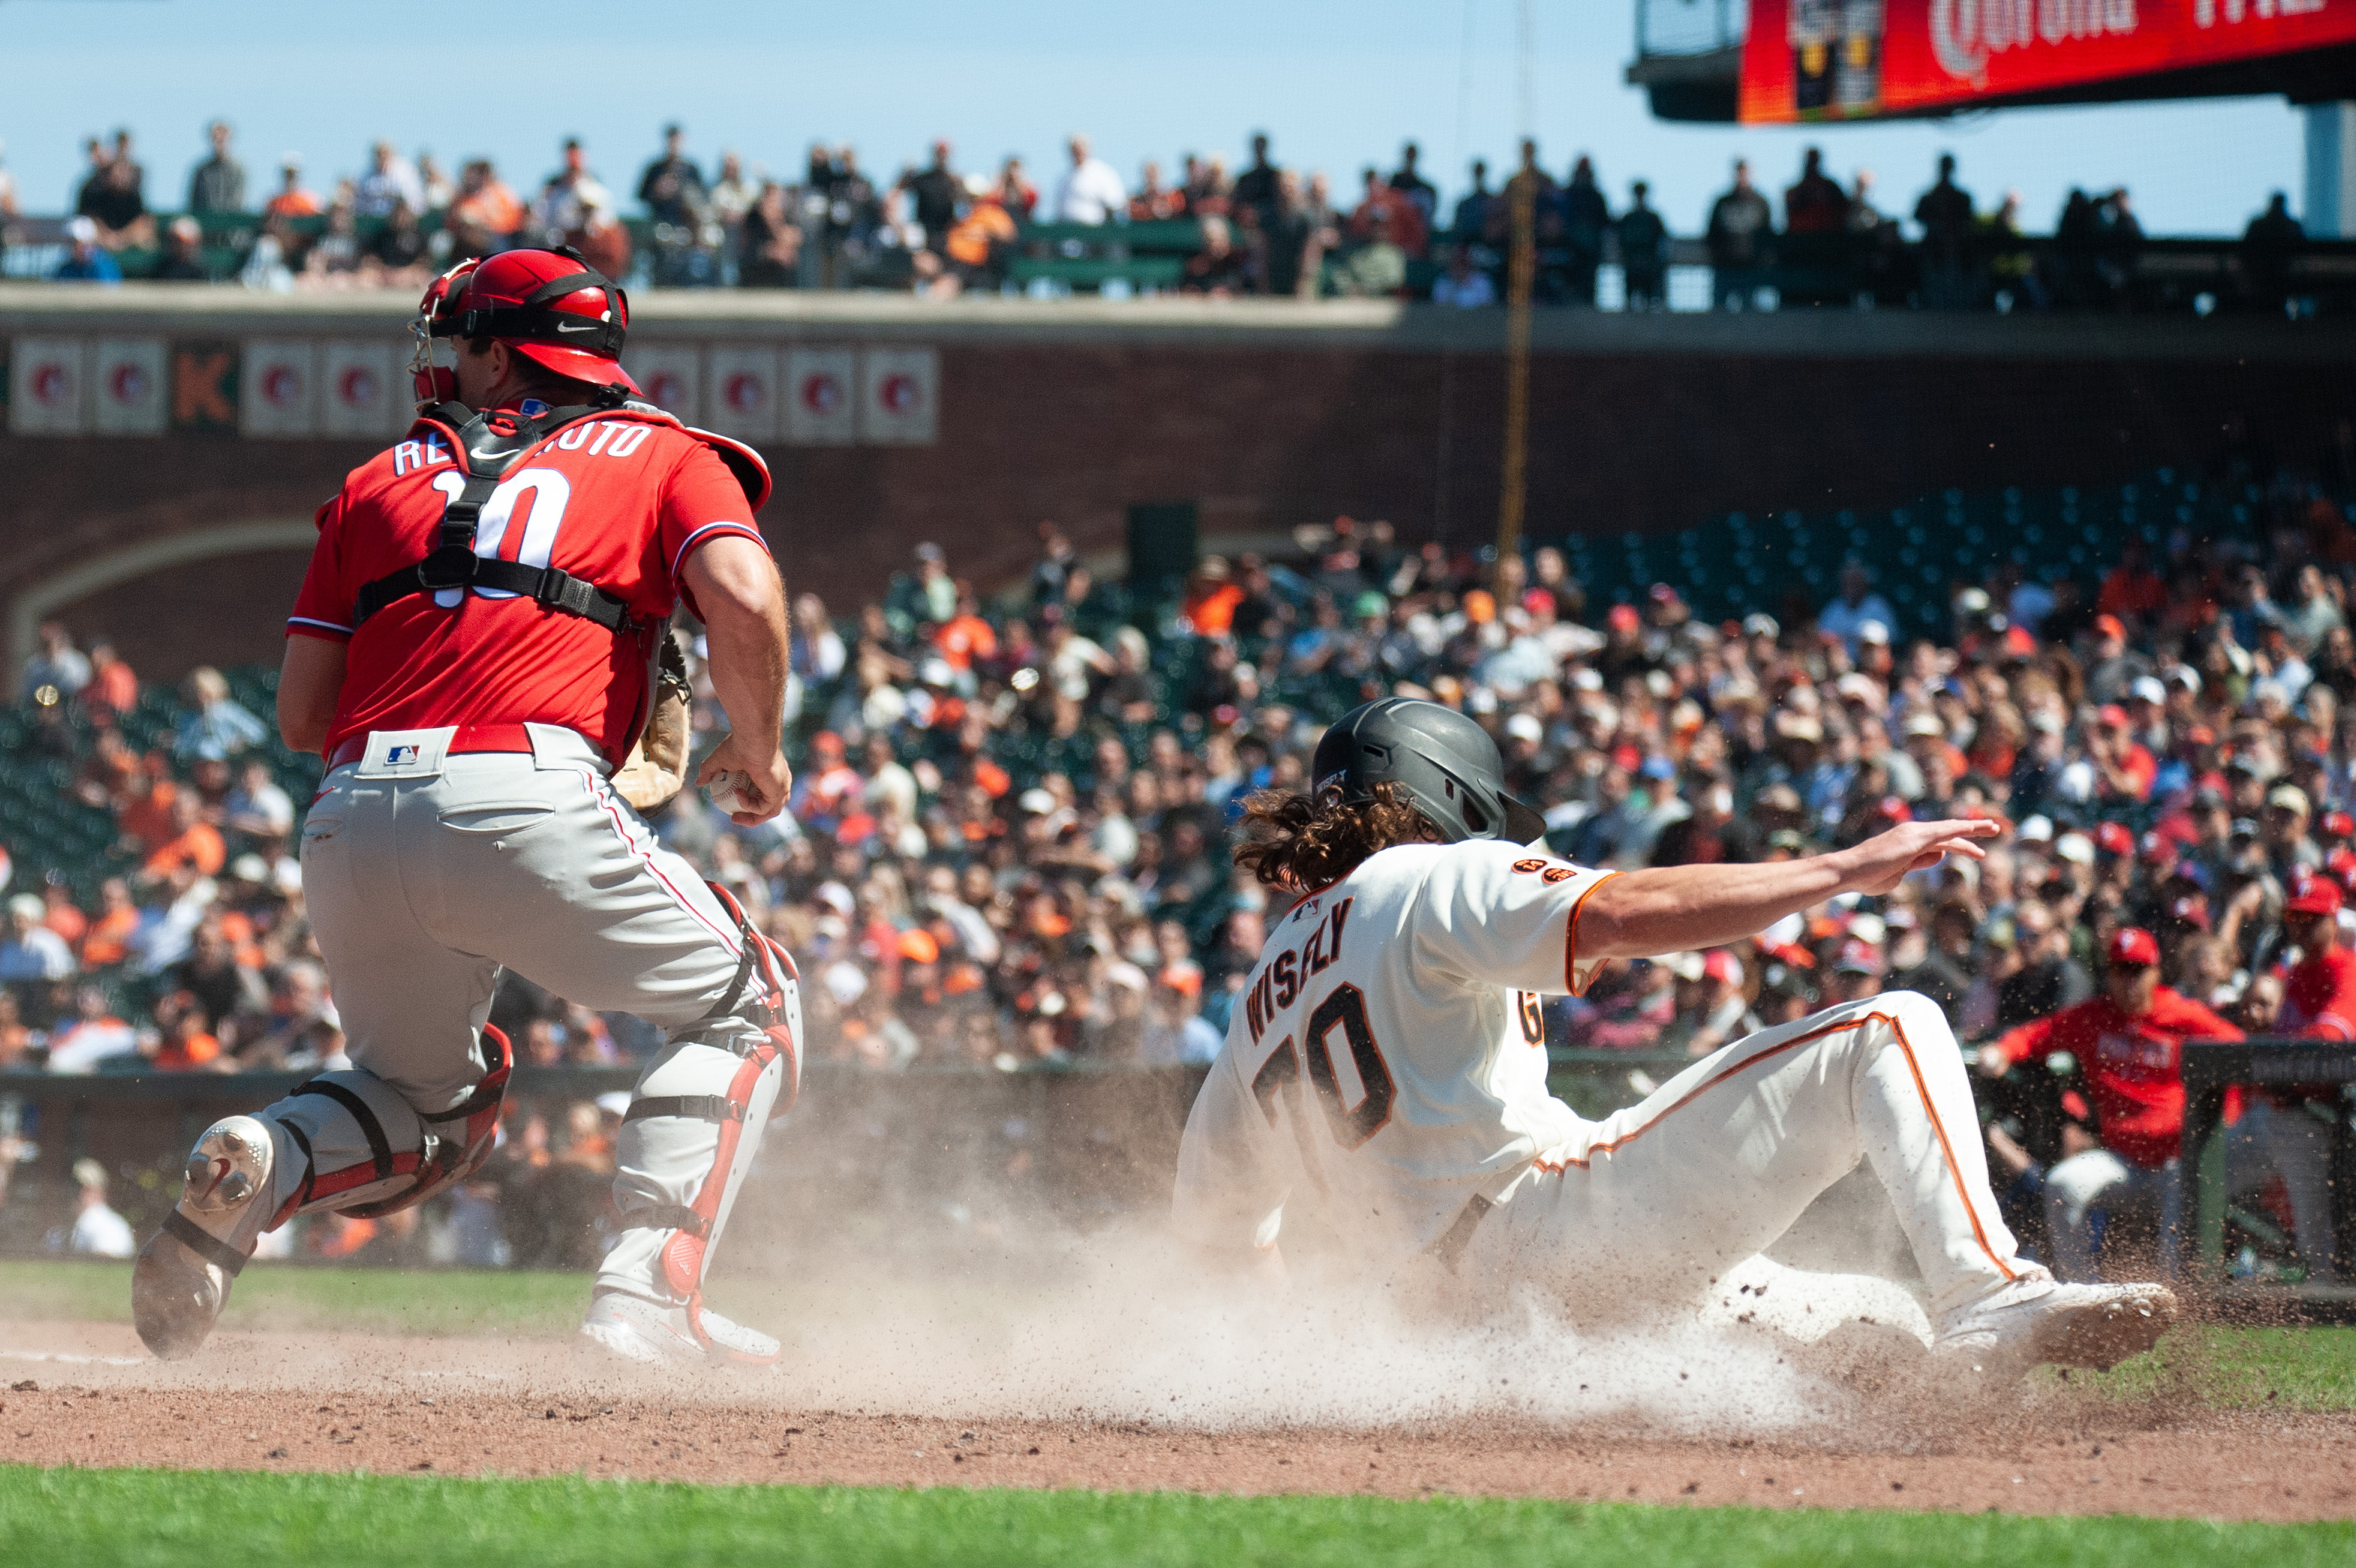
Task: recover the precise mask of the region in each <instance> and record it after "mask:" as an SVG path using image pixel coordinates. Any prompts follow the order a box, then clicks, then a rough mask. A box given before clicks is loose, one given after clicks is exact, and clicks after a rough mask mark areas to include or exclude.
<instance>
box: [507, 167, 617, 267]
mask: <svg viewBox="0 0 2356 1568" xmlns="http://www.w3.org/2000/svg"><path fill="white" fill-rule="evenodd" d="M526 226H527V228H528V229H530V231H532V232H533V233H534V234H535V235H537V236H538V237H539V239H540V241H541V242H542V243H545V244H551V245H555V244H566V245H571V246H573V248H574V249H576V250H578V251H579V252H581V253H582V254H583V255H584V257H586V258H587V259H588V262H589V264H590V265H591V266H593V267H595V268H596V269H597V270H598V271H599V272H601V273H604V274H605V275H606V276H607V277H615V278H617V277H622V276H624V275H626V274H627V273H628V272H629V270H630V235H629V231H628V230H626V229H625V228H623V227H622V220H621V215H620V213H619V211H618V209H616V206H615V204H614V197H613V193H612V192H611V191H609V190H607V189H606V188H605V182H604V181H602V180H600V179H599V178H598V177H596V176H595V175H594V174H593V173H591V172H590V169H589V155H588V152H587V150H586V149H585V148H584V147H583V146H582V145H581V139H580V138H579V137H578V136H568V137H566V138H565V141H564V165H563V166H562V168H560V169H558V170H557V171H556V172H555V173H554V174H552V175H551V176H549V177H548V183H547V184H546V185H545V186H543V187H541V193H540V199H539V200H538V201H537V202H535V203H533V205H532V209H531V214H530V219H529V220H528V221H527V224H526Z"/></svg>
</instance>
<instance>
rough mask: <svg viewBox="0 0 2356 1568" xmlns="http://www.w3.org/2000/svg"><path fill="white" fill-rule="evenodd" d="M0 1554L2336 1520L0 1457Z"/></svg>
mask: <svg viewBox="0 0 2356 1568" xmlns="http://www.w3.org/2000/svg"><path fill="white" fill-rule="evenodd" d="M0 1542H5V1548H0V1557H5V1558H6V1559H7V1560H8V1561H11V1562H17V1563H40V1564H42V1565H43V1568H67V1565H70V1564H75V1563H121V1564H142V1563H155V1564H158V1565H167V1568H186V1565H187V1564H188V1563H216V1562H234V1563H238V1564H239V1565H240V1568H268V1565H270V1564H274V1563H303V1564H312V1563H334V1564H337V1568H363V1565H365V1564H370V1563H401V1564H408V1563H423V1562H448V1561H452V1560H454V1558H463V1557H465V1556H466V1555H467V1554H470V1553H481V1552H486V1551H488V1552H494V1553H497V1554H498V1558H499V1560H501V1561H505V1562H508V1563H517V1564H523V1563H531V1564H540V1563H583V1564H596V1565H598V1568H626V1565H627V1564H633V1563H648V1564H652V1565H659V1568H680V1565H681V1564H688V1563H693V1564H699V1565H700V1564H705V1563H795V1564H831V1563H841V1564H845V1565H854V1564H855V1565H860V1568H865V1565H870V1564H892V1563H956V1564H958V1568H985V1565H987V1564H993V1563H1010V1564H1012V1563H1022V1564H1058V1563H1073V1564H1088V1565H1090V1568H1095V1565H1097V1564H1103V1563H1148V1564H1170V1565H1175V1564H1181V1563H1216V1564H1220V1565H1222V1568H1226V1565H1232V1564H1247V1563H1286V1564H1304V1565H1310V1568H1314V1565H1317V1564H1334V1565H1337V1568H1375V1565H1376V1564H1381V1565H1384V1568H1388V1565H1391V1564H1419V1563H1430V1564H1435V1565H1440V1564H1444V1565H1446V1568H1477V1565H1479V1564H1483V1563H1512V1564H1515V1565H1516V1568H1525V1565H1537V1564H1553V1563H1564V1564H1572V1563H1595V1564H1610V1565H1612V1568H1627V1565H1628V1564H1632V1563H1712V1564H1732V1563H1762V1564H1781V1563H1789V1564H1794V1565H1798V1564H1810V1565H1813V1564H1818V1563H1846V1564H1868V1563H1893V1564H1904V1565H1905V1568H1922V1565H1923V1564H1925V1563H1938V1564H1941V1565H1943V1568H1944V1565H1948V1564H1972V1563H1989V1564H2003V1565H2005V1568H2019V1565H2020V1564H2024V1563H2030V1564H2035V1565H2036V1568H2069V1565H2072V1564H2079V1563H2086V1564H2094V1563H2122V1562H2134V1563H2137V1564H2138V1568H2166V1565H2168V1564H2173V1563H2266V1564H2268V1565H2269V1568H2296V1565H2297V1564H2303V1563H2346V1562H2348V1561H2349V1560H2350V1556H2351V1553H2356V1524H2348V1523H2330V1524H2311V1525H2260V1524H2215V1523H2208V1522H2203V1521H2200V1520H2151V1519H2136V1518H2131V1517H2122V1516H2114V1517H2110V1518H2104V1519H2060V1518H2034V1519H2031V1518H2019V1517H2015V1516H2009V1515H2000V1514H1994V1513H1987V1514H1967V1515H1958V1514H1912V1513H1895V1512H1891V1513H1837V1512H1793V1513H1780V1512H1770V1511H1767V1510H1763V1509H1699V1508H1697V1509H1673V1508H1649V1507H1644V1506H1640V1505H1636V1504H1622V1503H1603V1504H1563V1503H1536V1502H1517V1501H1507V1500H1488V1499H1460V1498H1439V1499H1434V1500H1431V1501H1427V1502H1396V1501H1390V1500H1387V1499H1381V1498H1206V1497H1196V1496H1194V1495H1192V1494H1188V1493H1183V1492H1143V1493H1138V1492H1126V1493H1124V1492H1115V1493H1103V1492H1028V1491H958V1490H943V1491H914V1490H883V1489H869V1488H851V1487H690V1486H681V1485H669V1484H653V1483H648V1482H611V1481H587V1480H581V1479H574V1478H562V1479H557V1480H547V1481H493V1480H482V1481H468V1480H458V1479H443V1478H424V1477H415V1478H412V1477H385V1476H359V1475H348V1476H267V1475H255V1474H245V1473H224V1472H217V1471H204V1472H194V1473H179V1474H173V1473H166V1472H159V1471H149V1470H33V1469H23V1468H0Z"/></svg>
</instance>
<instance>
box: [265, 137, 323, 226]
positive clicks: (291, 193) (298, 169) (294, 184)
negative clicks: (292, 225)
mask: <svg viewBox="0 0 2356 1568" xmlns="http://www.w3.org/2000/svg"><path fill="white" fill-rule="evenodd" d="M326 210H327V209H325V208H324V207H322V206H320V204H319V198H318V196H317V194H316V193H315V192H313V191H310V190H307V189H305V188H304V185H303V165H302V162H301V161H300V160H299V159H297V158H296V157H295V156H294V155H293V154H291V153H290V154H288V155H287V156H286V157H285V158H284V160H282V161H281V162H280V164H279V166H278V193H277V194H276V195H275V196H273V197H272V198H271V199H269V200H268V201H266V202H264V203H262V214H263V216H265V217H270V218H316V217H317V216H319V214H320V213H322V212H324V211H326Z"/></svg>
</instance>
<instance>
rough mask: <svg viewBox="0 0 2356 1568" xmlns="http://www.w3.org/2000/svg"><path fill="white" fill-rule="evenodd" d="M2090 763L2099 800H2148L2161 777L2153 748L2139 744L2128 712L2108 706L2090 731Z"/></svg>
mask: <svg viewBox="0 0 2356 1568" xmlns="http://www.w3.org/2000/svg"><path fill="white" fill-rule="evenodd" d="M2086 760H2087V761H2089V762H2092V763H2093V764H2094V777H2095V780H2096V789H2095V798H2096V799H2098V800H2136V801H2141V800H2148V799H2150V797H2151V782H2152V779H2154V778H2156V777H2158V773H2159V762H2158V758H2156V757H2153V756H2152V754H2151V748H2150V747H2149V746H2146V745H2144V744H2143V742H2141V741H2139V740H2137V739H2136V736H2135V727H2134V724H2133V722H2132V721H2131V720H2130V719H2129V718H2128V717H2127V711H2126V709H2125V708H2123V707H2120V706H2119V705H2118V704H2117V703H2104V704H2103V706H2102V707H2101V708H2100V709H2099V710H2097V711H2096V713H2095V714H2094V724H2092V725H2089V726H2088V727H2087V730H2086Z"/></svg>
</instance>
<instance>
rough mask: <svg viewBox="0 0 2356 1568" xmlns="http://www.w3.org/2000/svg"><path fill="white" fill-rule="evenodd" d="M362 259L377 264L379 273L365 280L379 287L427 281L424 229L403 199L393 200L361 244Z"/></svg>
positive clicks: (400, 286)
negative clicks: (381, 224)
mask: <svg viewBox="0 0 2356 1568" xmlns="http://www.w3.org/2000/svg"><path fill="white" fill-rule="evenodd" d="M360 255H361V259H362V263H363V264H364V265H365V263H375V264H376V266H377V267H379V268H381V269H382V271H381V273H380V274H377V275H375V276H373V277H372V278H371V279H369V280H368V281H369V282H370V284H371V285H372V286H375V287H380V288H411V287H415V288H423V286H424V285H425V283H426V281H427V279H426V273H425V263H426V260H427V257H428V255H429V251H428V248H427V244H426V240H425V234H424V231H423V230H422V229H420V228H419V227H418V223H417V214H416V213H415V212H414V211H412V209H411V208H410V205H409V203H408V202H406V201H398V202H395V203H394V204H393V208H392V211H391V213H390V214H388V215H387V216H386V218H385V220H384V227H383V228H381V229H380V230H378V231H376V233H375V234H374V235H373V236H371V237H370V238H369V241H368V242H367V243H366V244H365V245H363V246H362V247H361V251H360Z"/></svg>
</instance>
